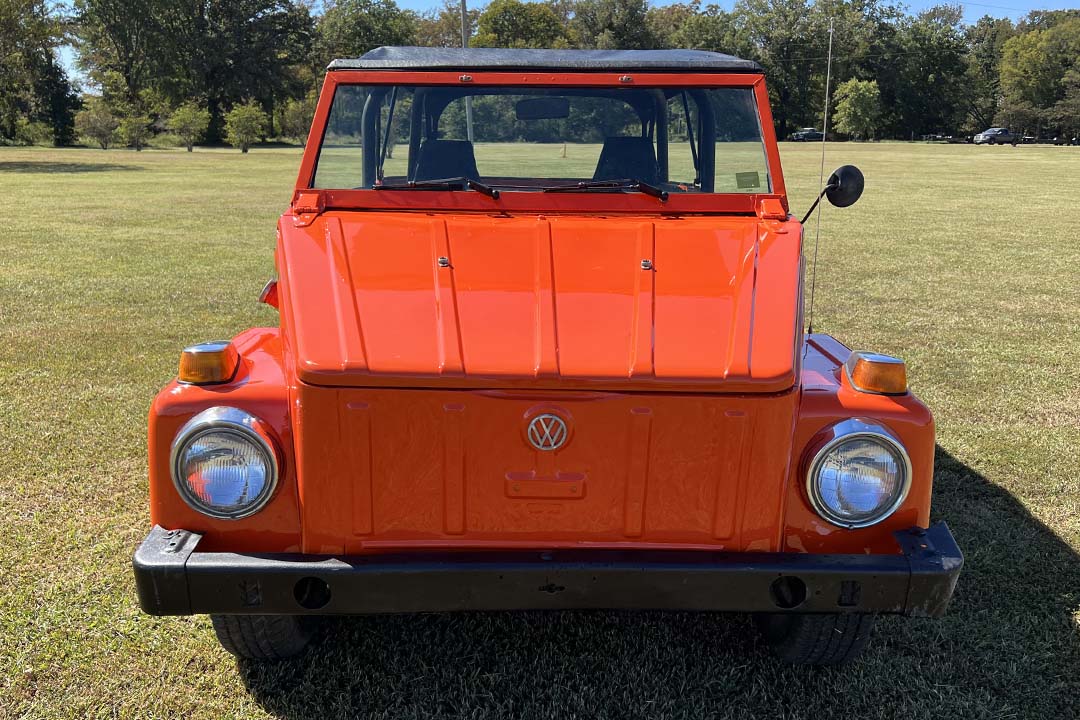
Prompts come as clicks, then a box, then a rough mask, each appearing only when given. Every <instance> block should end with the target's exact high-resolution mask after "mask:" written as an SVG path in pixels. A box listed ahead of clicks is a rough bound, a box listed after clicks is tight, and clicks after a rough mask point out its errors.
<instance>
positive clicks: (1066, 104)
mask: <svg viewBox="0 0 1080 720" xmlns="http://www.w3.org/2000/svg"><path fill="white" fill-rule="evenodd" d="M1061 82H1062V85H1063V86H1064V88H1065V91H1064V95H1063V97H1062V98H1061V99H1060V100H1058V101H1057V103H1055V104H1054V107H1053V108H1051V111H1050V121H1051V122H1053V123H1054V124H1055V125H1057V126H1058V128H1059V131H1061V132H1062V134H1069V135H1072V134H1073V133H1075V132H1076V131H1077V130H1080V69H1078V68H1072V69H1070V70H1069V71H1068V72H1066V73H1065V77H1063V78H1062V81H1061Z"/></svg>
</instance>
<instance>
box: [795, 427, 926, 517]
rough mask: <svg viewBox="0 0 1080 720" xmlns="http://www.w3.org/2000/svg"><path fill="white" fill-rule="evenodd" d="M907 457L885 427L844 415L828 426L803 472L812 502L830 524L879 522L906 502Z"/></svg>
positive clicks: (909, 461) (908, 483) (909, 478)
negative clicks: (819, 444) (817, 448)
mask: <svg viewBox="0 0 1080 720" xmlns="http://www.w3.org/2000/svg"><path fill="white" fill-rule="evenodd" d="M910 487H911V460H910V459H909V458H908V455H907V452H905V451H904V447H903V445H901V444H900V441H899V440H898V439H897V438H896V436H895V435H893V434H892V433H891V432H889V430H887V429H886V428H884V427H882V426H881V425H876V424H874V423H871V422H868V421H866V420H858V419H852V420H845V421H843V422H840V423H837V424H836V425H834V426H832V427H831V428H829V430H828V431H827V439H826V441H825V443H824V445H822V446H821V449H820V450H818V451H817V454H815V455H814V458H813V460H812V461H811V462H810V467H809V470H808V472H807V477H806V492H807V495H808V497H809V499H810V504H811V505H812V506H813V508H814V510H815V511H816V512H817V513H818V514H819V515H821V517H823V518H825V519H826V520H828V521H829V522H830V523H832V524H834V525H839V526H840V527H845V528H860V527H866V526H868V525H873V524H875V523H879V522H881V521H882V520H884V519H885V518H887V517H889V515H891V514H892V513H893V512H895V511H896V509H897V508H898V507H900V505H901V504H902V503H903V502H904V499H905V498H906V497H907V494H908V489H909V488H910Z"/></svg>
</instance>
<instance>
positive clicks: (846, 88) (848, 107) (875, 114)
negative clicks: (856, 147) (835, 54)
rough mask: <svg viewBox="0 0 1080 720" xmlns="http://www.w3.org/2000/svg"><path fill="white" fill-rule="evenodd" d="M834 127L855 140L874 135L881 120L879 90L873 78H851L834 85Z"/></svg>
mask: <svg viewBox="0 0 1080 720" xmlns="http://www.w3.org/2000/svg"><path fill="white" fill-rule="evenodd" d="M833 99H834V100H835V101H836V129H837V130H838V131H839V132H842V133H844V134H845V135H851V136H852V137H854V138H855V139H856V140H866V139H869V138H873V137H874V133H875V132H876V130H877V129H878V123H879V122H880V120H881V92H880V91H879V90H878V85H877V81H875V80H855V79H851V80H848V81H846V82H842V83H840V84H839V85H837V87H836V94H835V95H833Z"/></svg>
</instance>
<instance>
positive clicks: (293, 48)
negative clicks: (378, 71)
mask: <svg viewBox="0 0 1080 720" xmlns="http://www.w3.org/2000/svg"><path fill="white" fill-rule="evenodd" d="M76 9H77V15H76V19H77V23H76V25H75V32H76V35H77V37H78V45H77V47H78V49H79V63H80V65H81V66H82V67H83V69H84V70H85V71H86V72H87V75H88V76H89V77H90V79H91V80H92V81H93V82H94V83H95V84H97V85H99V86H100V87H101V88H102V93H103V95H104V96H105V98H106V100H107V101H109V102H110V103H111V104H113V105H114V106H119V105H120V104H121V103H127V104H129V105H131V106H132V107H133V108H135V110H136V111H137V112H140V113H148V112H149V111H150V109H149V108H148V107H147V105H146V99H147V97H148V94H147V93H148V91H152V92H154V93H156V94H158V95H159V96H160V97H162V98H164V99H166V100H168V101H169V102H170V104H172V105H177V104H180V103H182V102H184V101H186V100H187V99H189V98H193V97H199V98H204V99H205V101H206V107H207V109H208V110H209V111H210V115H211V121H210V126H209V129H208V133H209V135H210V139H211V140H217V139H220V137H221V132H222V127H223V122H224V121H223V117H222V115H223V113H224V111H225V109H226V108H228V107H230V106H232V105H234V104H236V103H238V102H244V101H245V100H246V99H247V98H254V99H255V100H256V101H258V102H259V104H260V105H261V106H262V107H263V108H264V109H266V110H267V111H270V112H272V111H273V108H274V105H275V103H277V102H279V101H281V100H286V99H288V98H294V97H303V95H304V93H306V92H307V90H308V89H309V86H310V82H311V76H310V73H309V74H305V73H304V72H303V70H305V69H306V68H308V67H309V66H310V64H311V61H312V57H311V46H312V34H313V28H314V21H313V19H312V17H311V13H310V11H309V10H308V7H307V5H306V4H305V3H304V2H302V0H199V1H198V2H182V3H177V2H172V0H76ZM112 75H115V76H117V77H119V78H121V82H119V83H118V82H114V81H113V80H112V79H111V76H112Z"/></svg>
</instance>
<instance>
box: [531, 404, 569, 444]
mask: <svg viewBox="0 0 1080 720" xmlns="http://www.w3.org/2000/svg"><path fill="white" fill-rule="evenodd" d="M569 435H570V431H569V430H568V429H567V427H566V421H565V420H563V419H562V418H561V417H559V416H558V415H552V414H551V413H544V414H543V415H537V416H536V417H534V418H533V419H532V421H531V422H529V432H528V436H529V443H530V444H531V445H532V446H533V447H534V448H536V449H537V450H544V451H547V450H558V449H559V448H561V447H562V446H563V445H565V444H566V439H567V437H568V436H569Z"/></svg>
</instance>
